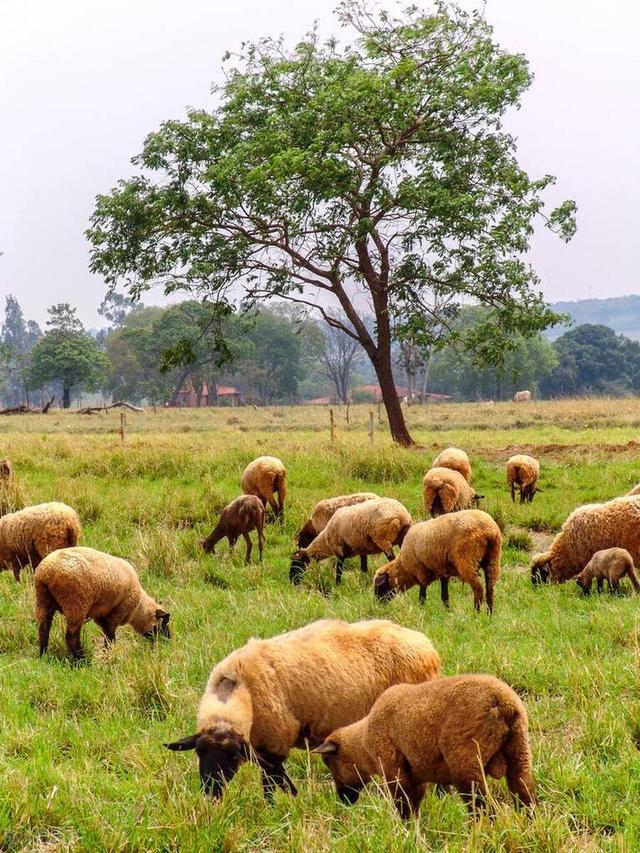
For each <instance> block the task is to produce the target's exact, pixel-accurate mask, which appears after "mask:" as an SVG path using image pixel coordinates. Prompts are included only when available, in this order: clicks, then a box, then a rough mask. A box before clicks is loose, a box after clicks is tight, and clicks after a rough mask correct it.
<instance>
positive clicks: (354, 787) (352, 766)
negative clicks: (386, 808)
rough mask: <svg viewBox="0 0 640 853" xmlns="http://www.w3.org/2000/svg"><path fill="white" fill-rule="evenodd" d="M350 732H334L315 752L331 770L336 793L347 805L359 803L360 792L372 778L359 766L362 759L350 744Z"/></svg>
mask: <svg viewBox="0 0 640 853" xmlns="http://www.w3.org/2000/svg"><path fill="white" fill-rule="evenodd" d="M347 735H348V732H341V731H340V730H338V731H336V732H333V734H332V735H330V736H329V737H328V738H327V740H325V742H324V743H322V744H320V746H318V747H316V749H314V750H313V752H315V753H316V754H317V755H321V756H322V760H323V761H324V763H325V764H326V765H327V767H328V768H329V770H330V772H331V775H332V776H333V781H334V783H335V786H336V793H337V795H338V797H339V798H340V799H341V800H342V802H343V803H345V805H353V804H354V803H356V802H357V801H358V797H359V796H360V791H361V790H362V789H363V788H364V786H365V785H366V783H367V782H368V781H369V779H370V778H371V776H370V775H369V774H368V773H365V772H364V770H363V769H362V767H359V766H358V760H359V759H361V756H360V755H359V753H358V751H357V750H356V749H354V748H353V747H352V746H351V745H350V742H349V738H348V736H347Z"/></svg>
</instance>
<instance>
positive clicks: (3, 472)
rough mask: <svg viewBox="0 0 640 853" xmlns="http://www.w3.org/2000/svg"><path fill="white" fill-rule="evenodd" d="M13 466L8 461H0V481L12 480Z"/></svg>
mask: <svg viewBox="0 0 640 853" xmlns="http://www.w3.org/2000/svg"><path fill="white" fill-rule="evenodd" d="M13 477H14V474H13V465H12V463H11V460H10V459H0V481H4V482H7V481H9V480H13Z"/></svg>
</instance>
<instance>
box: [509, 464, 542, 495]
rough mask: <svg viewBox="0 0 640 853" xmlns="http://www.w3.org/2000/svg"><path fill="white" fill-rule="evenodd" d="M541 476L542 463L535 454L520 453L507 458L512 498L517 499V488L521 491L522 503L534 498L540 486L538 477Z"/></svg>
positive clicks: (539, 490)
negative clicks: (535, 457)
mask: <svg viewBox="0 0 640 853" xmlns="http://www.w3.org/2000/svg"><path fill="white" fill-rule="evenodd" d="M539 476H540V463H539V462H538V460H537V459H534V457H533V456H527V455H526V454H524V453H518V454H516V455H515V456H512V457H511V458H510V459H508V460H507V485H508V486H509V488H510V489H511V500H512V501H514V503H515V499H516V488H517V489H518V491H519V492H520V503H521V504H523V503H524V502H525V501H529V503H531V501H532V500H533V496H534V495H535V493H536V492H541V491H542V489H539V488H538V477H539Z"/></svg>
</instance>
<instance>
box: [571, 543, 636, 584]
mask: <svg viewBox="0 0 640 853" xmlns="http://www.w3.org/2000/svg"><path fill="white" fill-rule="evenodd" d="M624 577H628V578H629V580H630V581H631V584H632V586H633V588H634V589H635V591H636V592H640V583H639V582H638V578H637V576H636V572H635V568H634V566H633V558H632V557H631V554H630V553H629V552H628V551H626V550H625V549H624V548H605V549H604V551H596V553H595V554H594V555H593V557H592V558H591V559H590V560H589V562H588V563H587V565H586V566H585V567H584V569H583V570H582V571H581V572H580V574H579V575H578V576H577V578H576V583H577V584H578V586H579V587H580V588H581V589H582V590H583V591H584V592H591V584H592V583H593V581H594V580H595V582H596V585H597V588H598V592H602V586H603V584H604V581H605V580H606V582H607V586H608V587H609V592H617V591H618V590H619V588H620V581H621V580H622V578H624Z"/></svg>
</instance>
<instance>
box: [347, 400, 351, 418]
mask: <svg viewBox="0 0 640 853" xmlns="http://www.w3.org/2000/svg"><path fill="white" fill-rule="evenodd" d="M350 405H351V400H347V423H349V406H350Z"/></svg>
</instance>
